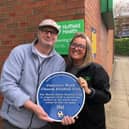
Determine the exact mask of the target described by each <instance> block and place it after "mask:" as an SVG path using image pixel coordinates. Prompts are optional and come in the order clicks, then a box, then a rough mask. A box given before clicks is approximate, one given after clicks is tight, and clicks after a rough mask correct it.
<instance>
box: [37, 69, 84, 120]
mask: <svg viewBox="0 0 129 129" xmlns="http://www.w3.org/2000/svg"><path fill="white" fill-rule="evenodd" d="M56 74H65V75H68V76H72V77H73V78H74V79H75V80H78V79H77V77H76V76H75V75H74V74H71V73H68V72H63V71H62V72H54V73H51V74H49V75H47V76H46V77H45V78H44V79H43V80H42V81H41V82H40V84H39V87H38V90H37V95H36V100H37V104H38V105H40V104H39V100H38V92H39V90H40V87H41V85H42V84H43V82H44V81H46V79H48V78H50V77H51V76H54V75H56ZM77 82H78V81H77ZM78 84H79V82H78ZM79 85H80V84H79ZM80 88H81V86H80ZM82 92H83V97H84V98H83V103H82V105H81V107H80V109H79V111H78V112H77V113H76V114H75V115H74V116H72V118H75V117H76V116H77V115H78V114H79V113H80V112H81V110H82V108H83V107H84V104H85V98H86V96H85V90H84V89H83V88H82ZM40 106H41V105H40ZM42 108H43V107H42ZM44 111H45V110H44ZM49 117H50V116H49ZM50 119H52V120H53V121H55V122H61V120H56V119H53V118H52V117H50Z"/></svg>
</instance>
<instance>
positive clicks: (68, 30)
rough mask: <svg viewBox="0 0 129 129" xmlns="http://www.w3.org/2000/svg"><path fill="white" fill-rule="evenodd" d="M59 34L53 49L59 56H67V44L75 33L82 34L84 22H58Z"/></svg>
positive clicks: (81, 20)
mask: <svg viewBox="0 0 129 129" xmlns="http://www.w3.org/2000/svg"><path fill="white" fill-rule="evenodd" d="M58 25H59V26H60V34H59V36H58V40H57V42H56V44H55V49H56V50H57V52H59V53H60V54H61V55H67V54H68V48H69V43H70V41H71V39H72V38H73V36H74V34H75V33H76V32H84V20H83V19H80V20H71V21H63V22H58Z"/></svg>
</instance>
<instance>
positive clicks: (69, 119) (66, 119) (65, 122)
mask: <svg viewBox="0 0 129 129" xmlns="http://www.w3.org/2000/svg"><path fill="white" fill-rule="evenodd" d="M74 123H75V119H74V118H73V117H70V116H64V118H63V119H62V121H61V124H62V125H71V124H74Z"/></svg>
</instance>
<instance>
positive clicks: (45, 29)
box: [39, 28, 58, 35]
mask: <svg viewBox="0 0 129 129" xmlns="http://www.w3.org/2000/svg"><path fill="white" fill-rule="evenodd" d="M39 30H40V31H41V32H43V33H45V34H48V33H50V34H51V35H57V34H58V32H57V31H56V30H54V29H49V28H39Z"/></svg>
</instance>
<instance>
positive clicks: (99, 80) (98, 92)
mask: <svg viewBox="0 0 129 129" xmlns="http://www.w3.org/2000/svg"><path fill="white" fill-rule="evenodd" d="M92 81H93V82H92V91H93V92H92V93H93V94H92V95H90V96H88V99H90V100H91V99H92V101H91V102H93V103H107V102H109V101H110V99H111V93H110V90H109V88H110V81H109V76H108V74H107V72H106V71H105V70H104V68H103V67H102V66H98V67H96V68H95V70H94V76H93V80H92Z"/></svg>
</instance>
